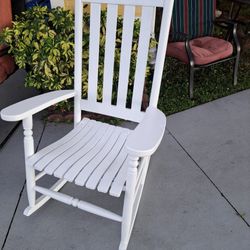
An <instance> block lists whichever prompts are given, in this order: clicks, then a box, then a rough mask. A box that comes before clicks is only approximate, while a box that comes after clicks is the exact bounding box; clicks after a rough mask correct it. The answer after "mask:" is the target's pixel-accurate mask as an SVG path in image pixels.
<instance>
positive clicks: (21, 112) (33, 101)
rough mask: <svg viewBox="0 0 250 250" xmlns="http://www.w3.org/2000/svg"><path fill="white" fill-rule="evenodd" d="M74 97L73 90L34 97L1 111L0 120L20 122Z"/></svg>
mask: <svg viewBox="0 0 250 250" xmlns="http://www.w3.org/2000/svg"><path fill="white" fill-rule="evenodd" d="M75 95H76V93H75V91H74V90H58V91H52V92H49V93H45V94H42V95H38V96H34V97H31V98H28V99H26V100H23V101H21V102H18V103H15V104H13V105H11V106H9V107H7V108H5V109H3V110H1V118H2V119H3V120H5V121H12V122H13V121H20V120H23V119H25V118H27V117H29V116H31V115H33V114H36V113H38V112H39V111H41V110H43V109H45V108H47V107H49V106H51V105H54V104H56V103H58V102H61V101H64V100H66V99H69V98H72V97H74V96H75Z"/></svg>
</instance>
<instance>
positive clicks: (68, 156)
mask: <svg viewBox="0 0 250 250" xmlns="http://www.w3.org/2000/svg"><path fill="white" fill-rule="evenodd" d="M88 125H89V126H88ZM88 125H87V126H86V128H85V129H84V131H83V132H82V133H81V134H80V135H79V140H78V142H77V143H76V144H72V145H71V144H70V145H65V151H64V153H63V154H60V155H59V156H56V157H53V158H54V159H53V160H52V161H51V162H50V163H49V165H48V166H47V167H46V168H45V170H44V171H45V172H46V173H48V174H50V175H52V174H53V173H54V172H56V171H58V172H60V173H62V169H63V168H64V166H66V169H68V168H69V167H70V166H71V164H72V158H74V161H76V155H75V154H77V155H81V157H82V156H84V155H85V153H86V152H87V151H86V144H87V143H89V141H90V140H91V139H92V138H93V136H94V135H95V134H96V133H97V130H98V126H94V129H92V128H91V123H89V124H88ZM70 161H71V162H70ZM58 168H59V169H58ZM54 175H55V176H56V177H58V178H61V177H63V176H58V175H56V174H55V173H54Z"/></svg>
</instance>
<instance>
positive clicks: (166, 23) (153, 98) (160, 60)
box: [149, 0, 174, 107]
mask: <svg viewBox="0 0 250 250" xmlns="http://www.w3.org/2000/svg"><path fill="white" fill-rule="evenodd" d="M173 5H174V0H171V1H166V2H165V4H164V11H163V16H162V21H161V30H160V38H159V45H158V50H157V56H156V63H155V71H154V78H153V85H152V89H151V95H150V103H149V105H150V106H153V107H157V104H158V99H159V93H160V88H161V80H162V72H163V67H164V62H165V54H166V49H167V44H168V37H169V28H170V23H171V16H172V9H173ZM167 10H168V11H167Z"/></svg>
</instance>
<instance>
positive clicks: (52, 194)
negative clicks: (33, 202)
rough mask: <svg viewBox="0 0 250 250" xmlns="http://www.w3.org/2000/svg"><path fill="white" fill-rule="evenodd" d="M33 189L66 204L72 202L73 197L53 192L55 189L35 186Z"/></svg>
mask: <svg viewBox="0 0 250 250" xmlns="http://www.w3.org/2000/svg"><path fill="white" fill-rule="evenodd" d="M34 189H35V190H36V191H37V192H39V193H40V194H44V195H46V196H49V197H51V198H53V199H54V200H58V201H61V202H63V203H65V204H68V205H71V204H72V202H73V199H74V198H73V197H72V196H70V195H67V194H62V193H59V192H55V191H52V190H50V189H47V188H44V187H39V186H35V187H34Z"/></svg>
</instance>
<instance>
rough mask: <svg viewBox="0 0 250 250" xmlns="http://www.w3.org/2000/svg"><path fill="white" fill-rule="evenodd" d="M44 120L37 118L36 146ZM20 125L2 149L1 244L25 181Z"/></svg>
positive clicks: (0, 193)
mask: <svg viewBox="0 0 250 250" xmlns="http://www.w3.org/2000/svg"><path fill="white" fill-rule="evenodd" d="M42 130H43V121H42V120H41V119H35V122H34V134H35V135H36V137H35V146H36V145H37V143H38V140H39V139H40V137H41V133H42ZM22 131H23V130H22V126H21V125H20V126H19V127H18V129H17V130H16V131H15V133H14V134H13V136H12V137H11V138H10V139H9V141H8V142H7V143H6V144H5V146H4V147H3V148H2V149H1V150H0V177H1V178H0V190H1V191H0V200H1V202H0V244H1V246H2V244H3V242H4V238H5V235H6V233H7V230H8V227H9V224H10V222H11V219H12V216H13V214H14V211H15V207H16V204H17V201H18V198H19V195H20V192H21V190H22V187H23V184H24V181H25V167H24V156H23V132H22Z"/></svg>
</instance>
